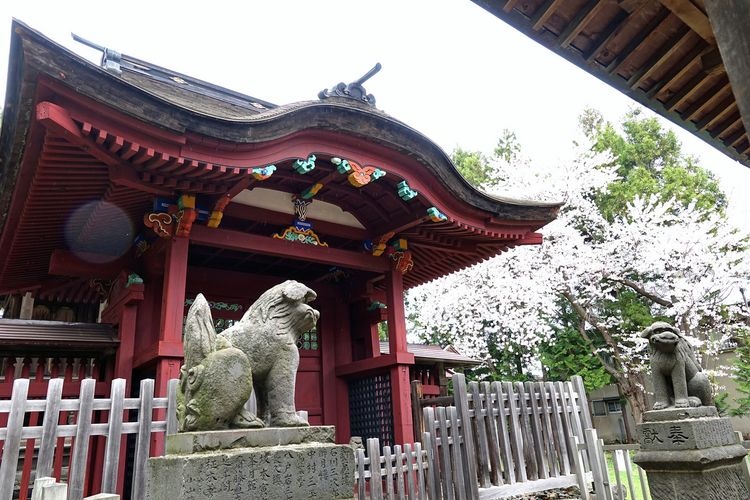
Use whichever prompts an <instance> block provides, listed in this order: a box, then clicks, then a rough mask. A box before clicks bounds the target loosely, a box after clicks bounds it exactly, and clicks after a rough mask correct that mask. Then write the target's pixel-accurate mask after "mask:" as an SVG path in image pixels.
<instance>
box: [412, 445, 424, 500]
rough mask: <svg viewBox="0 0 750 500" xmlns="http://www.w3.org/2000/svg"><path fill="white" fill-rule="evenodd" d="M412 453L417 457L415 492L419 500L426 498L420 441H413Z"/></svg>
mask: <svg viewBox="0 0 750 500" xmlns="http://www.w3.org/2000/svg"><path fill="white" fill-rule="evenodd" d="M414 455H415V456H416V458H417V494H418V497H419V500H426V499H427V493H426V488H425V476H424V453H422V443H419V442H417V443H414Z"/></svg>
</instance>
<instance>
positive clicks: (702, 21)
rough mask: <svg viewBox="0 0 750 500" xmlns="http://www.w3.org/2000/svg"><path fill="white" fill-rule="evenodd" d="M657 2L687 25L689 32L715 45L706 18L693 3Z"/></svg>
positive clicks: (671, 0) (684, 0) (672, 0)
mask: <svg viewBox="0 0 750 500" xmlns="http://www.w3.org/2000/svg"><path fill="white" fill-rule="evenodd" d="M659 2H660V3H661V4H662V5H663V6H664V7H666V8H667V9H669V10H670V11H671V12H672V14H674V15H675V16H677V17H678V18H679V19H680V21H682V22H683V23H685V24H686V25H688V26H689V27H690V29H691V30H693V31H695V32H696V33H698V35H699V36H700V37H701V38H703V39H704V40H705V41H707V42H708V43H711V44H714V43H716V40H715V38H714V32H713V29H711V23H710V22H709V21H708V16H706V14H704V13H703V12H702V11H701V10H700V9H699V8H698V7H696V6H695V4H693V2H690V1H688V0H659Z"/></svg>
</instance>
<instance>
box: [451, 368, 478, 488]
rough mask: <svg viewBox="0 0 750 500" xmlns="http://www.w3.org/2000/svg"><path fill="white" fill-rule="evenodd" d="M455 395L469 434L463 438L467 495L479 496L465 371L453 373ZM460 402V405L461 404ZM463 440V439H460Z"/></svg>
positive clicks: (461, 417)
mask: <svg viewBox="0 0 750 500" xmlns="http://www.w3.org/2000/svg"><path fill="white" fill-rule="evenodd" d="M453 396H454V399H455V402H456V410H457V411H458V412H460V414H459V418H460V419H461V421H462V422H463V423H462V426H465V427H466V429H467V431H465V432H464V435H466V436H468V438H467V439H464V440H463V444H462V446H461V449H462V450H463V453H461V456H462V461H463V470H465V471H466V477H467V478H468V479H467V481H466V484H465V487H466V488H467V490H466V496H468V497H469V498H477V497H479V483H478V482H477V462H476V451H475V450H474V440H473V439H470V437H471V423H470V422H471V421H470V419H469V397H468V396H467V394H466V378H465V377H464V375H463V373H456V374H454V375H453ZM459 404H460V406H459ZM459 441H461V440H459Z"/></svg>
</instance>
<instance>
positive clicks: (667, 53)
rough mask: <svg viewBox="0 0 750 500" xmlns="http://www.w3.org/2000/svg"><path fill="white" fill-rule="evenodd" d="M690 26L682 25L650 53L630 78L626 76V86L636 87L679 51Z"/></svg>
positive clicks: (687, 38)
mask: <svg viewBox="0 0 750 500" xmlns="http://www.w3.org/2000/svg"><path fill="white" fill-rule="evenodd" d="M690 38H691V37H690V28H688V27H687V26H683V27H682V29H680V30H679V31H678V32H677V33H675V35H674V36H673V37H672V38H670V39H669V40H667V41H666V42H665V43H664V44H663V45H662V46H661V48H660V49H659V50H658V51H657V52H656V53H655V54H654V55H652V56H651V57H650V58H649V60H648V61H646V63H645V64H644V65H643V66H641V67H640V68H639V69H638V70H637V71H636V72H635V73H633V74H632V75H631V76H630V78H628V86H629V87H630V88H636V87H638V86H639V85H640V84H641V82H642V81H643V80H644V79H645V78H648V76H649V75H650V74H651V73H652V72H653V71H654V70H655V69H656V68H658V67H659V66H661V65H662V64H663V63H664V62H665V61H667V60H668V59H669V58H670V57H672V56H673V55H674V54H675V53H676V52H677V51H679V50H680V49H681V48H682V46H683V45H684V44H685V43H686V41H687V40H690Z"/></svg>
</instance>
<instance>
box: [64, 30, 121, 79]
mask: <svg viewBox="0 0 750 500" xmlns="http://www.w3.org/2000/svg"><path fill="white" fill-rule="evenodd" d="M71 36H72V37H73V40H75V41H76V42H78V43H82V44H84V45H86V46H87V47H91V48H92V49H96V50H98V51H100V52H101V53H102V62H101V67H102V68H104V70H105V71H107V72H109V73H114V74H115V75H120V74H122V70H121V69H120V60H121V59H122V54H121V53H119V52H117V51H116V50H112V49H108V48H107V47H105V46H103V45H99V44H98V43H94V42H92V41H91V40H86V39H85V38H83V37H82V36H78V35H76V34H75V33H71Z"/></svg>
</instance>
